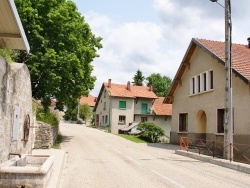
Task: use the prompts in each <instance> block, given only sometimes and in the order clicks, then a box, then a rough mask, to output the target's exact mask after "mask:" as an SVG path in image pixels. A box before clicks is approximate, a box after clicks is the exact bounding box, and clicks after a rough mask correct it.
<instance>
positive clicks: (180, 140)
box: [180, 136, 182, 150]
mask: <svg viewBox="0 0 250 188" xmlns="http://www.w3.org/2000/svg"><path fill="white" fill-rule="evenodd" d="M180 150H182V139H181V136H180Z"/></svg>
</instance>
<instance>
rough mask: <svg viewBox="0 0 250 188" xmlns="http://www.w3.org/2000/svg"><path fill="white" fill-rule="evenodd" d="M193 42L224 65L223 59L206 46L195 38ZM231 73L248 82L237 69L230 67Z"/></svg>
mask: <svg viewBox="0 0 250 188" xmlns="http://www.w3.org/2000/svg"><path fill="white" fill-rule="evenodd" d="M193 42H194V43H195V44H196V45H197V46H199V47H200V48H201V49H203V50H204V51H205V52H207V53H208V54H209V55H211V56H212V57H213V58H215V59H216V60H217V61H218V62H219V63H221V64H223V65H225V61H224V60H222V59H221V58H219V57H218V56H217V55H216V54H214V53H213V52H212V51H210V50H209V49H208V48H206V47H205V46H204V45H202V44H201V43H200V42H199V41H197V40H196V39H193ZM232 71H233V73H235V74H236V75H237V76H238V77H240V78H241V79H242V80H243V81H244V82H245V83H249V80H248V79H247V78H246V77H244V76H243V75H242V74H240V73H239V72H238V71H236V70H235V69H234V68H232Z"/></svg>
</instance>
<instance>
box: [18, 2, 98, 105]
mask: <svg viewBox="0 0 250 188" xmlns="http://www.w3.org/2000/svg"><path fill="white" fill-rule="evenodd" d="M15 3H16V6H17V9H18V12H19V15H20V18H21V21H22V24H23V27H24V30H25V33H26V35H27V38H28V41H29V44H30V47H31V49H30V53H29V54H28V55H26V54H25V53H21V54H20V55H19V57H18V60H17V61H18V62H25V63H26V64H27V66H28V68H29V70H30V74H31V83H32V95H33V97H34V98H35V99H40V100H41V101H42V105H43V106H44V108H45V109H46V108H47V107H48V106H49V105H50V99H51V98H52V97H54V98H56V99H57V103H56V108H57V109H59V110H63V105H64V104H66V103H67V101H68V100H71V99H78V98H79V97H80V96H82V95H86V94H88V92H89V90H91V89H93V87H94V82H95V80H96V78H95V77H94V76H92V75H91V73H92V71H93V66H92V65H91V62H92V61H93V59H94V58H95V57H98V54H97V50H98V49H100V48H102V45H101V38H100V37H96V36H95V35H94V34H93V33H92V31H91V29H90V26H89V25H88V24H87V23H86V22H85V20H84V17H83V16H81V14H80V13H79V12H78V10H77V7H76V5H75V3H73V2H72V1H69V0H36V1H34V0H15Z"/></svg>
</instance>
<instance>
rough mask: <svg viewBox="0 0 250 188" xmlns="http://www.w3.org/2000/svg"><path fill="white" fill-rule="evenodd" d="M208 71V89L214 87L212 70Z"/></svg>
mask: <svg viewBox="0 0 250 188" xmlns="http://www.w3.org/2000/svg"><path fill="white" fill-rule="evenodd" d="M209 73H210V89H214V83H213V82H214V80H213V79H214V78H213V71H209Z"/></svg>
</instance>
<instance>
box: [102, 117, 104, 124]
mask: <svg viewBox="0 0 250 188" xmlns="http://www.w3.org/2000/svg"><path fill="white" fill-rule="evenodd" d="M102 124H103V125H104V116H102Z"/></svg>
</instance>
